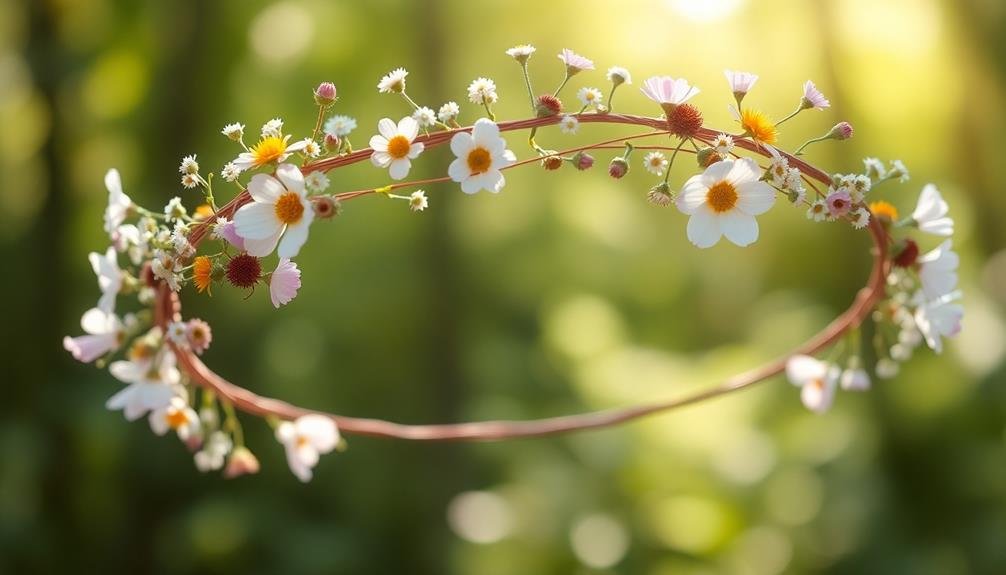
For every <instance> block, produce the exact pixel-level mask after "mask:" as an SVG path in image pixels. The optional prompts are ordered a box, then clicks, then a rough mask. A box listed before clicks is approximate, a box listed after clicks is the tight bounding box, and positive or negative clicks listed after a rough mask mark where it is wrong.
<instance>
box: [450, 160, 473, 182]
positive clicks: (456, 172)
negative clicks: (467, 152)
mask: <svg viewBox="0 0 1006 575" xmlns="http://www.w3.org/2000/svg"><path fill="white" fill-rule="evenodd" d="M447 175H448V176H450V177H451V179H452V180H454V181H455V182H463V181H464V180H465V178H467V177H468V176H470V175H471V172H469V170H468V165H467V164H465V163H464V162H463V161H461V160H460V159H459V160H454V161H453V162H451V165H449V166H447Z"/></svg>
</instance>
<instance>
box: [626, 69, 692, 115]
mask: <svg viewBox="0 0 1006 575" xmlns="http://www.w3.org/2000/svg"><path fill="white" fill-rule="evenodd" d="M640 90H641V91H642V92H643V94H646V97H647V98H649V99H651V100H653V101H654V102H656V103H658V104H660V105H661V106H662V107H664V108H665V110H666V109H667V107H669V106H677V105H679V104H684V103H685V102H687V101H688V99H689V98H691V97H692V96H694V95H696V94H698V93H699V89H698V88H696V87H694V86H692V85H691V84H689V83H688V80H685V79H684V78H678V79H674V78H671V77H670V76H653V77H652V78H647V79H646V81H644V82H643V87H642V88H640Z"/></svg>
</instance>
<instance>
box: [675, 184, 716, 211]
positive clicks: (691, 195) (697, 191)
mask: <svg viewBox="0 0 1006 575" xmlns="http://www.w3.org/2000/svg"><path fill="white" fill-rule="evenodd" d="M708 194H709V186H707V185H706V183H705V178H703V176H702V174H699V175H697V176H692V177H690V178H688V181H687V182H685V185H684V187H683V188H681V193H680V194H678V198H677V200H676V201H675V202H674V203H675V205H676V206H677V207H678V210H680V211H681V213H684V214H689V215H691V214H694V213H695V210H697V209H699V208H700V207H702V205H703V204H705V203H706V196H707V195H708Z"/></svg>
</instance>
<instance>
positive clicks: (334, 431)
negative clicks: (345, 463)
mask: <svg viewBox="0 0 1006 575" xmlns="http://www.w3.org/2000/svg"><path fill="white" fill-rule="evenodd" d="M296 426H297V431H298V432H300V434H301V435H303V436H305V437H307V438H308V439H309V440H310V441H311V445H313V446H314V447H315V449H317V450H318V451H319V452H321V453H328V452H329V451H332V450H333V449H335V446H336V445H338V444H339V429H338V428H337V427H336V425H335V422H334V421H332V420H331V419H330V418H328V417H325V416H323V415H305V416H303V417H301V418H299V419H297V422H296Z"/></svg>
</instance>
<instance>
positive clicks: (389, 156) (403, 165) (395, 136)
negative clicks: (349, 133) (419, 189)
mask: <svg viewBox="0 0 1006 575" xmlns="http://www.w3.org/2000/svg"><path fill="white" fill-rule="evenodd" d="M377 131H378V132H380V134H379V135H376V136H373V137H372V138H370V147H371V148H373V149H374V153H372V154H371V155H370V162H371V163H372V164H374V165H375V166H377V167H378V168H388V175H389V176H391V179H393V180H401V179H403V178H405V177H406V176H408V175H409V169H410V168H412V160H414V159H415V158H416V157H417V156H419V154H421V153H422V152H423V149H424V146H423V144H422V143H419V142H416V143H413V140H415V139H416V136H418V135H419V124H418V123H417V122H416V121H415V120H414V119H412V118H410V117H408V116H406V117H404V118H402V119H401V120H399V121H398V125H397V126H396V125H395V122H393V121H392V120H391V118H383V119H382V120H381V121H380V122H378V123H377Z"/></svg>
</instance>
